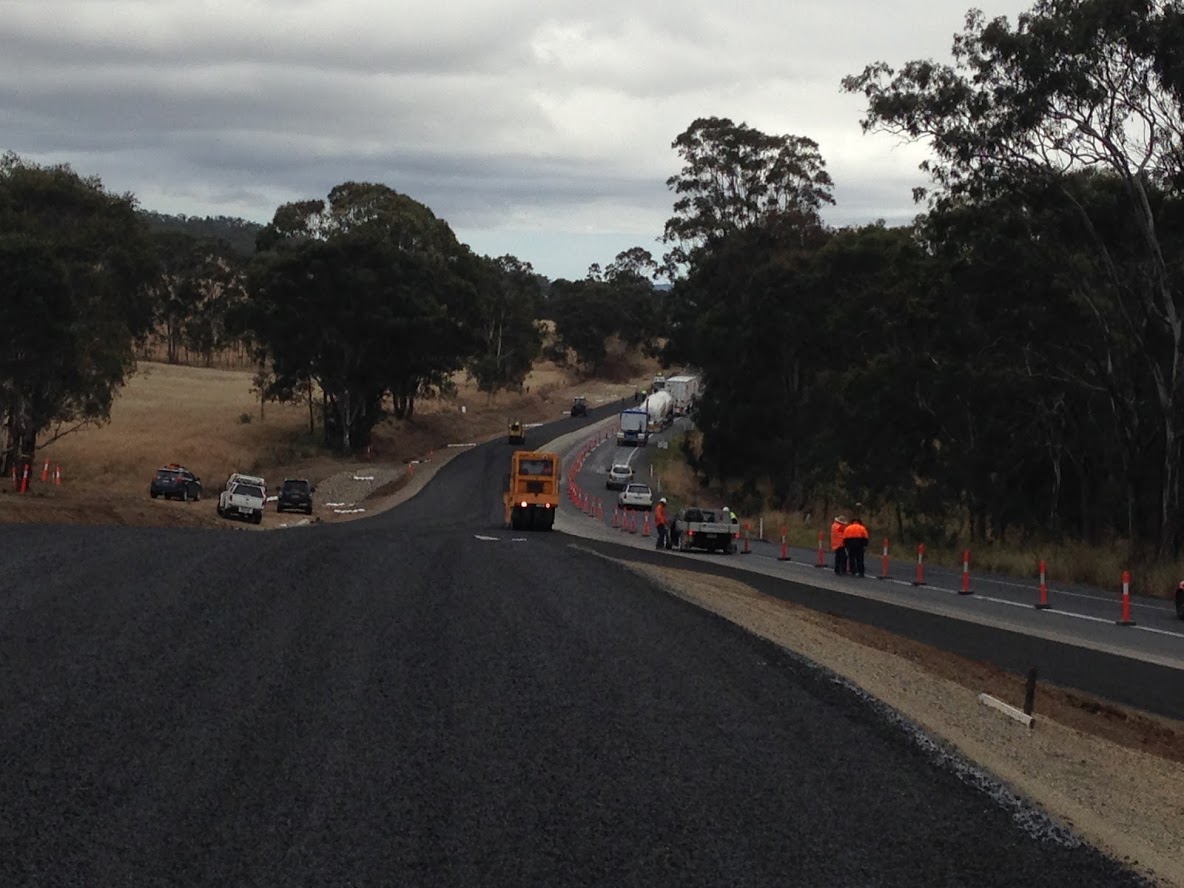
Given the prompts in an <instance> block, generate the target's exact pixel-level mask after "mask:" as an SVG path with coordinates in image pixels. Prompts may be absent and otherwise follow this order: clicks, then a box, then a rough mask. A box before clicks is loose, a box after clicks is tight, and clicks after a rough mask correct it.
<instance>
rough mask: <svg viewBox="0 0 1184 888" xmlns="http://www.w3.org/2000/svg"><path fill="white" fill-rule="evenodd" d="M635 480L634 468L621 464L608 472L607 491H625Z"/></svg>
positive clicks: (606, 479)
mask: <svg viewBox="0 0 1184 888" xmlns="http://www.w3.org/2000/svg"><path fill="white" fill-rule="evenodd" d="M632 480H633V468H632V467H631V466H627V465H625V464H624V463H619V464H617V465H615V466H613V467H612V468H611V469H609V470H608V477H607V478H605V479H604V487H605V489H606V490H624V489H625V487H626V486H627V485H628V484H629V482H630V481H632Z"/></svg>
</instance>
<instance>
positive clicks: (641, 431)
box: [617, 407, 650, 447]
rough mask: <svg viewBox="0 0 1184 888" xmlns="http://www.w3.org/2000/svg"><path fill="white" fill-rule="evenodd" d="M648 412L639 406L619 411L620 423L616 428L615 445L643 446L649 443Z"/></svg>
mask: <svg viewBox="0 0 1184 888" xmlns="http://www.w3.org/2000/svg"><path fill="white" fill-rule="evenodd" d="M649 440H650V432H649V414H648V413H647V412H646V411H645V410H643V409H640V408H637V407H634V408H633V409H631V410H622V411H621V424H620V426H619V427H618V428H617V445H618V446H624V445H630V446H632V447H645V445H646V444H648V443H649Z"/></svg>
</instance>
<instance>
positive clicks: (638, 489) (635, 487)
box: [629, 484, 650, 496]
mask: <svg viewBox="0 0 1184 888" xmlns="http://www.w3.org/2000/svg"><path fill="white" fill-rule="evenodd" d="M629 492H630V493H643V494H645V495H647V496H648V495H649V492H650V489H649V488H648V487H646V486H645V485H644V484H630V485H629Z"/></svg>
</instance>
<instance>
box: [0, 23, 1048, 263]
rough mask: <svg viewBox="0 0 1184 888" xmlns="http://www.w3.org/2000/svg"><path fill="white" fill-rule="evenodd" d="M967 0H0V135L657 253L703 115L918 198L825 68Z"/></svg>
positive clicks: (203, 191)
mask: <svg viewBox="0 0 1184 888" xmlns="http://www.w3.org/2000/svg"><path fill="white" fill-rule="evenodd" d="M972 5H978V6H980V7H981V8H983V9H984V11H985V12H986V13H987V14H988V15H992V16H993V15H1007V16H1009V17H1012V18H1014V16H1015V15H1016V14H1017V13H1018V12H1020V11H1022V10H1024V9H1026V8H1028V7H1029V6H1030V5H1031V3H1021V2H1015V0H1013V2H1012V3H1006V2H1005V3H1004V5H992V4H990V3H980V4H973V3H972V2H967V0H815V2H812V3H801V2H795V0H730V2H725V0H715V2H708V0H678V2H674V0H627V2H622V0H600V2H598V3H590V2H588V0H581V2H578V3H577V2H572V0H547V2H544V0H498V2H494V0H486V2H481V0H450V2H449V0H436V2H426V0H386V2H380V0H373V2H372V0H337V2H320V0H282V2H281V0H237V2H223V0H205V2H202V0H180V2H174V0H143V2H123V0H0V147H2V148H3V149H5V150H12V151H16V152H17V153H18V154H20V155H21V156H23V157H25V158H27V159H30V160H34V161H37V162H39V163H49V162H68V163H70V164H71V165H72V166H73V167H74V168H75V169H76V170H77V171H78V172H80V173H84V174H94V175H98V176H100V177H101V178H102V180H103V182H104V184H105V185H107V187H108V188H110V189H112V190H115V191H121V192H122V191H131V192H133V193H135V194H136V195H137V197H138V198H139V199H140V202H141V204H142V205H143V206H144V207H146V208H148V209H152V210H158V211H160V212H166V213H185V214H188V215H198V216H202V215H228V216H242V217H244V218H247V219H252V220H255V221H259V222H266V221H268V220H270V218H271V216H272V214H273V213H274V211H275V208H276V207H277V206H278V205H280V204H282V203H284V202H287V201H291V200H299V199H305V198H311V197H323V196H324V195H325V194H326V193H327V192H328V191H329V189H330V188H332V187H333V186H334V185H335V184H338V183H340V182H344V181H349V180H355V181H379V182H384V183H386V184H387V185H390V186H391V187H393V188H395V189H397V190H399V191H401V192H403V193H405V194H408V195H410V196H411V197H413V198H415V199H416V200H419V201H421V202H422V203H424V204H426V205H427V206H429V207H430V208H431V209H432V210H433V211H434V212H435V213H436V215H438V216H440V217H442V218H444V219H446V220H447V221H448V222H449V223H450V224H451V225H452V227H453V229H454V230H455V231H456V233H457V235H458V237H460V239H461V240H462V241H464V242H466V243H468V244H469V245H470V246H472V247H473V249H475V250H476V251H477V252H480V253H485V254H489V255H495V256H498V255H503V254H505V253H511V254H513V255H515V256H517V257H518V258H520V259H523V260H525V261H528V262H530V263H532V264H533V265H534V267H535V270H536V271H538V272H540V273H542V274H545V275H547V276H548V277H551V278H559V277H567V278H580V277H583V276H584V274H585V273H586V271H587V269H588V266H589V265H590V264H592V263H594V262H598V263H600V264H602V265H604V264H607V263H608V262H611V261H612V259H613V257H615V256H616V254H617V253H619V252H620V251H622V250H624V249H627V248H629V247H631V246H635V245H640V246H642V247H645V248H646V249H649V250H650V251H651V252H652V253H654V255H655V256H660V255H661V253H662V252H663V247H662V245H661V244H659V243H657V242H656V238H657V237H659V236H660V234H661V232H662V227H663V224H664V222H665V220H666V219H667V218H668V217H669V216H670V208H671V204H672V202H673V196H672V194H671V193H670V192H669V191H668V190H667V188H666V185H665V181H666V178H667V177H668V176H671V175H673V174H675V173H677V171H678V169H679V162H678V157H677V155H676V154H675V153H674V151H673V150H672V149H671V148H670V143H671V142H672V141H673V140H674V138H675V137H676V136H677V135H678V134H679V133H681V132H683V131H684V130H685V129H686V128H687V127H688V126H689V125H690V123H691V122H692V121H693V120H695V119H696V118H698V117H710V116H719V117H728V118H731V119H732V120H734V121H736V122H737V123H739V122H745V123H747V124H749V125H750V126H752V127H754V128H756V129H759V130H761V131H763V132H766V133H770V134H794V135H802V136H808V137H810V138H812V139H814V140H815V141H817V142H818V143H819V145H820V147H821V151H822V155H823V157H824V158H825V159H826V162H827V165H828V169H829V170H830V173H831V175H832V177H833V178H834V180H835V184H836V189H835V197H836V199H837V203H838V205H837V206H836V207H834V208H831V209H830V210H829V211H828V213H827V214H826V218H827V221H829V222H831V223H832V224H836V225H840V224H849V223H858V222H865V221H866V222H870V221H873V220H874V219H876V218H884V219H886V220H887V221H888V222H890V223H896V222H904V221H907V220H908V219H911V218H912V217H913V215H914V214H915V213H916V207H915V206H914V205H913V203H912V197H911V189H912V187H913V186H915V185H920V184H925V180H924V178H923V176H922V174H921V173H919V172H918V171H917V164H918V163H919V162H920V160H922V159H923V157H924V153H923V150H922V149H920V148H918V147H914V146H899V145H897V144H896V142H895V141H894V140H893V139H891V138H889V137H886V136H873V135H866V136H865V135H863V134H862V133H861V132H860V128H859V120H860V117H861V114H862V111H863V105H862V103H861V101H860V100H859V98H858V97H855V96H847V95H844V94H842V93H841V92H840V90H839V81H840V79H841V78H842V77H843V76H844V75H846V74H852V73H857V72H858V71H860V70H862V69H863V67H864V66H865V65H867V64H869V63H871V62H873V61H877V60H880V59H882V60H884V61H887V62H889V63H891V64H899V63H901V62H904V61H907V60H909V59H913V58H922V57H933V58H940V59H943V60H944V59H947V58H948V53H949V48H950V45H951V39H952V36H953V34H954V33H955V32H956V31H958V30H960V29H961V26H962V19H963V16H964V14H965V12H966V10H967V8H969V7H970V6H972Z"/></svg>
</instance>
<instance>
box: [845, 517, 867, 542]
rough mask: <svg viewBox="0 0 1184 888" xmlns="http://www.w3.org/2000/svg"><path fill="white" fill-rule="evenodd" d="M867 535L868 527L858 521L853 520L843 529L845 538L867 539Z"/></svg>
mask: <svg viewBox="0 0 1184 888" xmlns="http://www.w3.org/2000/svg"><path fill="white" fill-rule="evenodd" d="M867 536H868V534H867V528H866V527H864V526H863V525H862V524H860V523H859V522H858V521H852V522H851V523H850V524H848V525H847V528H846V530H844V531H843V539H844V540H866V539H867Z"/></svg>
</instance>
